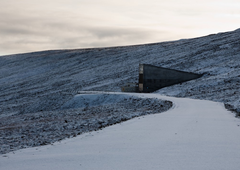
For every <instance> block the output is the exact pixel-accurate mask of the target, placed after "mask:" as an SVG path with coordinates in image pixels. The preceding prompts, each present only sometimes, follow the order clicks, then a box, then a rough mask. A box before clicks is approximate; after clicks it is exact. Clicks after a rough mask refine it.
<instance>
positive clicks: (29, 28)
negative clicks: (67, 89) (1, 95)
mask: <svg viewBox="0 0 240 170" xmlns="http://www.w3.org/2000/svg"><path fill="white" fill-rule="evenodd" d="M0 14H1V12H0ZM87 19H89V18H82V20H79V22H78V21H77V20H74V19H73V20H66V19H62V18H61V17H59V18H51V17H49V16H48V15H44V14H43V15H42V16H39V15H30V16H29V14H28V13H21V15H17V14H12V13H8V15H7V16H3V15H0V37H1V42H0V51H1V52H2V53H6V54H7V53H13V52H14V53H20V52H30V51H39V50H49V49H56V48H57V49H61V48H86V47H106V46H116V45H129V44H136V43H137V44H139V43H144V42H147V41H148V40H150V39H151V37H154V36H155V34H156V31H154V30H149V29H142V28H127V27H124V28H123V27H121V28H119V27H115V26H110V25H109V26H96V24H95V23H94V22H92V23H91V21H88V22H82V21H85V20H87ZM158 33H159V32H158ZM0 55H2V54H1V53H0Z"/></svg>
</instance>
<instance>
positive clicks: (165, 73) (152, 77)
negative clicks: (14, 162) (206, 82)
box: [139, 64, 202, 93]
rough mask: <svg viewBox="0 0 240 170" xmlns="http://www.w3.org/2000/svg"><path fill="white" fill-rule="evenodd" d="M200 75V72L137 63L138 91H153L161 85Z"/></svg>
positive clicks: (183, 80)
mask: <svg viewBox="0 0 240 170" xmlns="http://www.w3.org/2000/svg"><path fill="white" fill-rule="evenodd" d="M201 76H202V75H201V74H195V73H189V72H183V71H178V70H173V69H168V68H163V67H157V66H153V65H149V64H139V92H143V93H150V92H154V91H156V90H158V89H161V88H163V87H167V86H171V85H174V84H178V83H182V82H185V81H189V80H193V79H197V78H199V77H201Z"/></svg>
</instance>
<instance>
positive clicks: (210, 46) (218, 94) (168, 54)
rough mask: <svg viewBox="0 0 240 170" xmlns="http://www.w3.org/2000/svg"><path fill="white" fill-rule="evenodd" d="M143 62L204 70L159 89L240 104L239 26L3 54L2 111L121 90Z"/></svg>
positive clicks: (43, 108) (36, 108)
mask: <svg viewBox="0 0 240 170" xmlns="http://www.w3.org/2000/svg"><path fill="white" fill-rule="evenodd" d="M139 63H147V64H153V65H156V66H163V67H168V68H173V69H179V70H183V71H191V72H195V73H204V74H205V75H204V76H203V77H202V78H200V79H197V80H193V81H190V82H186V83H182V84H181V85H175V86H172V87H168V88H164V89H162V90H159V91H158V93H161V94H166V95H172V96H179V97H191V98H198V99H210V100H214V101H220V102H224V103H228V104H230V105H233V106H234V107H235V108H238V109H239V108H240V104H239V99H240V98H239V95H240V93H239V87H240V29H238V30H236V31H233V32H226V33H219V34H213V35H209V36H205V37H200V38H194V39H183V40H179V41H171V42H162V43H155V44H146V45H136V46H126V47H113V48H95V49H76V50H55V51H43V52H34V53H28V54H19V55H11V56H1V57H0V72H1V74H0V91H1V93H0V109H1V110H0V113H1V114H19V113H20V114H21V113H31V112H38V111H50V110H51V111H52V110H56V109H58V108H60V107H61V106H62V105H63V104H64V103H65V102H67V101H68V100H70V99H71V98H72V97H73V96H74V95H75V94H76V93H77V91H79V90H100V91H120V86H122V85H124V83H126V82H137V81H138V66H139Z"/></svg>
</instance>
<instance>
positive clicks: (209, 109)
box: [0, 94, 240, 170]
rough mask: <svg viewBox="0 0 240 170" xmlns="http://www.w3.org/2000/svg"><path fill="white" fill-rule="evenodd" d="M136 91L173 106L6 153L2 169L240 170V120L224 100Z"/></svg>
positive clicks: (2, 158) (1, 165)
mask: <svg viewBox="0 0 240 170" xmlns="http://www.w3.org/2000/svg"><path fill="white" fill-rule="evenodd" d="M136 95H138V96H140V97H142V98H154V99H156V98H158V99H161V100H171V101H173V103H174V106H173V109H170V110H169V111H167V112H164V113H161V114H154V115H147V116H144V117H139V118H134V119H131V120H129V121H127V122H123V123H121V124H117V125H113V126H110V127H107V128H104V129H103V130H101V131H96V132H95V131H94V132H91V133H85V134H82V135H80V136H78V137H76V138H72V139H68V140H63V141H61V142H56V143H54V144H53V145H47V146H42V147H35V148H28V149H23V150H18V151H16V152H14V153H8V154H5V155H2V156H1V157H0V169H3V170H4V169H6V170H15V169H18V170H32V169H35V170H42V169H45V170H48V169H49V170H50V169H84V170H95V169H104V170H112V169H114V170H123V169H124V170H132V169H151V170H155V169H156V170H159V169H176V170H178V169H184V170H193V169H194V170H203V169H207V170H219V169H224V170H225V169H231V170H238V169H239V167H240V161H239V158H240V152H239V150H240V143H239V139H240V120H239V119H236V118H235V117H234V115H233V113H231V112H229V111H227V110H225V109H224V106H223V104H221V103H216V102H211V101H205V100H194V99H186V98H185V99H183V98H169V97H161V96H160V95H158V94H136Z"/></svg>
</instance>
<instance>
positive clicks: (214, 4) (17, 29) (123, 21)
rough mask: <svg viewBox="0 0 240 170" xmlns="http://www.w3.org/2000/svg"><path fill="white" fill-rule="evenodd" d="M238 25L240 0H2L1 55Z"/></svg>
mask: <svg viewBox="0 0 240 170" xmlns="http://www.w3.org/2000/svg"><path fill="white" fill-rule="evenodd" d="M238 28H240V0H118V1H116V0H0V55H6V54H13V53H23V52H32V51H40V50H50V49H66V48H67V49H72V48H86V47H108V46H118V45H133V44H143V43H154V42H162V41H169V40H178V39H184V38H193V37H198V36H203V35H208V34H212V33H218V32H225V31H233V30H236V29H238Z"/></svg>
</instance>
